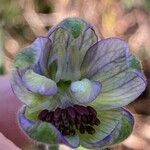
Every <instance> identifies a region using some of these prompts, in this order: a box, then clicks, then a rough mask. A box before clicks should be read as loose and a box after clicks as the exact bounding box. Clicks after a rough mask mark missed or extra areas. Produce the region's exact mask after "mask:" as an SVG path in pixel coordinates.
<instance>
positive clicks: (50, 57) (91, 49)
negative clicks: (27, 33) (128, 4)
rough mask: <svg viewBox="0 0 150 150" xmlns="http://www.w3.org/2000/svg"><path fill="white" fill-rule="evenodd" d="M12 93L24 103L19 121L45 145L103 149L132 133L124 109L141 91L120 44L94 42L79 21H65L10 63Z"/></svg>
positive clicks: (137, 67)
mask: <svg viewBox="0 0 150 150" xmlns="http://www.w3.org/2000/svg"><path fill="white" fill-rule="evenodd" d="M14 66H15V67H14V70H13V73H12V80H11V83H12V89H13V91H14V93H15V94H16V96H17V97H18V98H19V99H20V100H21V101H22V102H23V103H24V104H25V107H24V108H23V109H22V110H21V111H20V112H19V115H18V116H19V117H18V118H19V123H20V125H21V127H22V129H23V130H24V131H25V132H26V133H27V135H28V136H29V137H30V138H32V139H34V140H37V141H39V142H43V143H46V144H58V143H65V144H67V145H69V146H70V147H72V148H77V147H79V146H80V145H81V146H83V147H85V148H97V147H99V148H104V147H109V146H111V145H113V144H116V143H120V142H122V141H123V140H124V139H126V138H127V137H128V136H129V135H130V133H131V132H132V129H133V125H134V119H133V116H132V114H131V113H130V112H129V111H127V110H126V109H125V108H123V107H124V106H126V105H127V104H129V103H130V102H132V101H133V100H135V99H136V98H137V97H138V96H139V95H140V94H141V93H142V92H143V91H144V89H145V87H146V78H145V76H144V74H143V72H142V69H141V64H140V62H139V60H138V59H137V58H136V57H135V56H134V55H132V53H131V52H130V50H129V48H128V45H127V43H126V42H124V41H123V40H121V39H119V38H116V37H112V38H108V39H98V37H97V35H96V34H95V31H94V29H93V28H92V27H91V26H90V25H89V24H88V23H87V22H85V21H83V20H81V19H79V18H68V19H65V20H63V21H62V22H60V23H59V24H58V25H57V26H54V27H53V28H51V29H50V30H49V32H48V35H47V36H46V37H38V38H37V39H36V40H35V41H34V42H33V44H32V45H31V46H29V47H27V48H25V49H23V50H22V51H21V52H20V53H19V54H18V55H17V56H16V59H15V65H14Z"/></svg>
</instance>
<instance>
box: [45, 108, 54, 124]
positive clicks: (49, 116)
mask: <svg viewBox="0 0 150 150" xmlns="http://www.w3.org/2000/svg"><path fill="white" fill-rule="evenodd" d="M53 116H54V112H53V111H50V112H49V113H48V114H47V116H46V119H45V120H46V121H47V122H51V121H52V120H53Z"/></svg>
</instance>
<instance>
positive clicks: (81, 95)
mask: <svg viewBox="0 0 150 150" xmlns="http://www.w3.org/2000/svg"><path fill="white" fill-rule="evenodd" d="M70 89H71V94H72V95H73V97H75V99H76V100H77V101H78V102H80V103H82V104H87V103H90V102H91V101H93V100H95V98H96V97H97V96H98V95H99V93H100V91H101V84H100V83H99V82H98V81H90V80H88V79H82V80H81V81H75V82H72V83H71V86H70Z"/></svg>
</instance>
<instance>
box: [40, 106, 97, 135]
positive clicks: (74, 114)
mask: <svg viewBox="0 0 150 150" xmlns="http://www.w3.org/2000/svg"><path fill="white" fill-rule="evenodd" d="M38 118H39V120H41V121H46V122H49V123H51V124H53V125H54V126H55V127H56V128H57V129H58V130H59V131H60V132H61V133H62V135H64V136H73V135H75V134H76V130H78V131H79V132H80V133H81V134H85V133H86V132H87V133H88V134H94V133H95V129H94V128H93V126H94V125H96V126H98V125H100V120H99V119H98V118H97V112H96V110H95V109H94V108H92V107H91V106H87V107H85V106H81V105H74V106H72V107H71V106H70V107H67V108H65V109H62V108H59V107H58V108H56V110H55V111H50V112H49V111H48V110H46V109H45V110H43V111H41V112H40V114H39V116H38Z"/></svg>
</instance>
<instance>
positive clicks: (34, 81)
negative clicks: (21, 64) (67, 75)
mask: <svg viewBox="0 0 150 150" xmlns="http://www.w3.org/2000/svg"><path fill="white" fill-rule="evenodd" d="M22 80H23V82H24V84H25V86H26V87H27V89H29V90H30V91H32V92H34V93H37V94H41V95H45V96H53V95H55V94H56V93H57V85H56V83H55V82H54V81H53V80H51V79H48V78H47V77H45V76H41V75H39V74H37V73H35V72H33V70H31V69H29V70H27V71H26V72H25V74H24V75H23V76H22Z"/></svg>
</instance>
